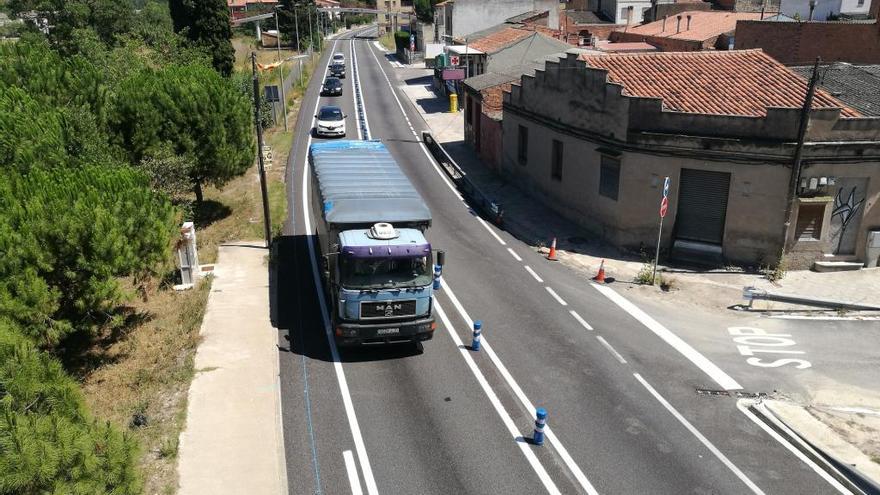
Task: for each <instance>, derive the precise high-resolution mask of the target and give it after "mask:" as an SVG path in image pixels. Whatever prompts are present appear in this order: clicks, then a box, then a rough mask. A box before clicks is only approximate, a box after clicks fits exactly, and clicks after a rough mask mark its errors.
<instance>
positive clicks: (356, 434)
mask: <svg viewBox="0 0 880 495" xmlns="http://www.w3.org/2000/svg"><path fill="white" fill-rule="evenodd" d="M335 49H336V41H334V42H333V48H332V49H331V50H335ZM326 77H327V66H326V65H325V66H324V76H323V78H322V80H323V79H324V78H326ZM320 104H321V98H320V96H319V97H318V98H317V100H316V101H315V110H314V112H312V115H315V114H317V113H318V106H319V105H320ZM314 125H315V119H314V117H313V118H312V127H314ZM311 144H312V136H311V133H309V137H308V138H306V150H308V149H309V147H310V146H311ZM301 191H302V211H303V223H304V226H305V228H306V233H307V235H309V234H311V233H312V232H313V230H312V224H311V221H310V218H309V217H310V216H311V201H309V200H308V197H309V161H308V158H306V160H304V161H303V182H302V189H301ZM314 244H315V243H314V238H313V237H311V236H309V243H308V246H309V257H310V258H311V261H312V276H313V278H314V280H315V291H316V292H317V293H318V303H319V305H320V308H321V317H322V318H323V320H324V333H325V335H326V336H327V342H328V343H329V345H330V355H331V357H332V359H333V368H334V370H335V371H336V381H337V382H338V384H339V391H340V394H341V395H342V404H343V407H344V408H345V416H346V418H347V419H348V427H349V429H350V430H351V436H352V438H353V439H354V446H355V450H356V451H357V455H358V461H360V464H361V472H363V473H364V481H365V482H366V485H367V493H368V494H369V495H376V494H378V493H379V489H378V487H377V486H376V479H375V478H374V477H373V470H372V468H371V467H370V460H369V458H368V457H367V448H366V446H365V445H364V438H363V436H362V435H361V428H360V425H358V420H357V416H356V415H355V411H354V404H353V403H352V401H351V393H350V392H349V390H348V382H347V381H346V379H345V372H344V371H343V369H342V363H341V362H340V360H339V350H338V349H337V348H336V340H334V338H333V331H332V329H331V328H330V319H329V317H328V315H327V301H325V300H324V291H323V290H321V287H322V285H321V277H320V275H318V261H317V259H316V258H315V245H314Z"/></svg>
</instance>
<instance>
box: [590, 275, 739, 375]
mask: <svg viewBox="0 0 880 495" xmlns="http://www.w3.org/2000/svg"><path fill="white" fill-rule="evenodd" d="M591 285H592V286H593V287H595V288H596V290H598V291H599V292H600V293H601V294H602V295H604V296H605V297H607V298H608V299H611V301H612V302H614V304H617V305H618V306H620V308H621V309H623V310H624V311H626V312H627V313H629V314H630V316H632V317H633V318H635V319H636V320H638V321H639V322H640V323H641V324H642V325H645V326H646V327H648V329H649V330H651V331H652V332H654V333H655V334H656V335H657V336H658V337H660V338H661V339H663V340H664V341H665V342H666V343H667V344H669V345H671V346H672V347H673V348H674V349H675V350H677V351H678V352H680V353H681V354H682V355H683V356H684V357H686V358H688V359H689V360H690V361H691V362H692V363H694V364H695V365H696V366H697V368H700V369H701V370H702V371H703V373H706V374H707V375H709V377H710V378H712V379H713V380H715V382H716V383H718V385H721V387H722V388H723V389H725V390H740V389H742V386H740V384H739V383H737V382H736V380H734V379H733V378H732V377H731V376H730V375H728V374H727V373H725V372H724V371H722V370H721V368H719V367H718V366H716V365H715V363H713V362H712V361H709V359H708V358H706V356H704V355H702V354H701V353H700V352H699V351H697V350H696V349H694V348H693V347H691V345H690V344H688V343H687V342H685V341H684V340H682V339H681V337H679V336H678V335H676V334H674V333H672V332H671V331H670V330H669V329H668V328H666V327H664V326H663V325H661V324H660V323H659V322H658V321H657V320H655V319H654V318H651V316H649V315H648V314H647V313H645V312H644V311H642V310H641V309H639V308H638V307H636V305H635V304H633V303H631V302H630V301H629V300H627V299H626V298H624V297H623V296H621V295H620V294H618V293H617V292H615V291H614V289H612V288H610V287H607V286H605V285H598V284H591Z"/></svg>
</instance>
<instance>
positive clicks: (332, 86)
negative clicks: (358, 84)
mask: <svg viewBox="0 0 880 495" xmlns="http://www.w3.org/2000/svg"><path fill="white" fill-rule="evenodd" d="M321 96H342V81H340V80H339V79H337V78H335V77H328V78H327V79H326V80H325V81H324V85H323V86H321Z"/></svg>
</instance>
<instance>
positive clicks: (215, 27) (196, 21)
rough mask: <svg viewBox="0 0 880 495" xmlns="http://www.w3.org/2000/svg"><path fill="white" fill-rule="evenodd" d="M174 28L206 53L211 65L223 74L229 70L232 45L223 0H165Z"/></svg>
mask: <svg viewBox="0 0 880 495" xmlns="http://www.w3.org/2000/svg"><path fill="white" fill-rule="evenodd" d="M168 7H169V10H170V12H171V20H172V21H173V25H174V31H175V32H176V33H180V34H182V35H184V36H186V37H187V38H188V39H189V40H190V41H192V42H193V43H194V44H195V45H197V46H201V47H205V48H206V49H207V50H208V51H209V52H210V53H211V58H212V61H213V65H214V69H216V70H217V72H219V73H220V74H222V75H224V76H229V75H231V74H232V69H233V67H234V64H235V49H234V48H233V47H232V25H231V24H230V22H229V8H228V6H227V5H226V1H225V0H169V2H168Z"/></svg>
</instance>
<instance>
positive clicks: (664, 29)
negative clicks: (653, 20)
mask: <svg viewBox="0 0 880 495" xmlns="http://www.w3.org/2000/svg"><path fill="white" fill-rule="evenodd" d="M668 17H669V16H668V15H664V16H663V29H662V30H661V32H666V19H667V18H668Z"/></svg>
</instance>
